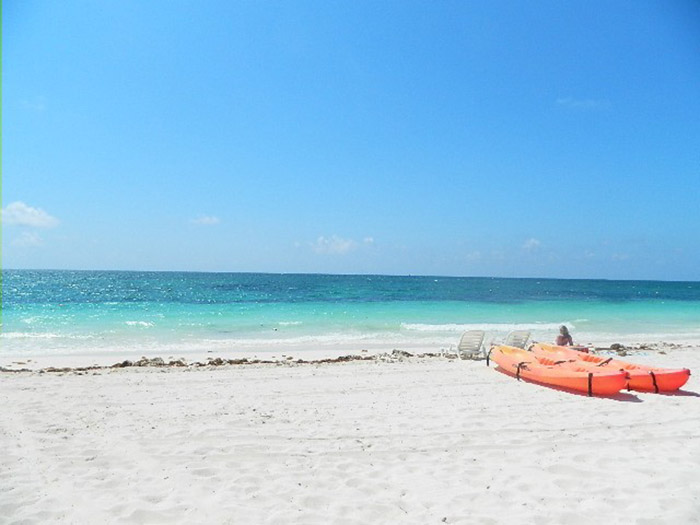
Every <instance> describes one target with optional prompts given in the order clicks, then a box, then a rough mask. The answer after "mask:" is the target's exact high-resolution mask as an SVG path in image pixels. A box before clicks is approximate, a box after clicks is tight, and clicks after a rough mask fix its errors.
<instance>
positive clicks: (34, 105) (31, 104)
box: [20, 96, 47, 113]
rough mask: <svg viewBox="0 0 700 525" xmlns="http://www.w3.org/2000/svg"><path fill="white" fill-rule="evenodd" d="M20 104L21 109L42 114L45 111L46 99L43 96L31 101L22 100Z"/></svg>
mask: <svg viewBox="0 0 700 525" xmlns="http://www.w3.org/2000/svg"><path fill="white" fill-rule="evenodd" d="M20 104H21V105H22V107H23V108H25V109H28V110H31V111H36V112H37V113H42V112H44V111H46V108H47V103H46V97H43V96H39V97H34V98H33V99H24V100H22V101H20Z"/></svg>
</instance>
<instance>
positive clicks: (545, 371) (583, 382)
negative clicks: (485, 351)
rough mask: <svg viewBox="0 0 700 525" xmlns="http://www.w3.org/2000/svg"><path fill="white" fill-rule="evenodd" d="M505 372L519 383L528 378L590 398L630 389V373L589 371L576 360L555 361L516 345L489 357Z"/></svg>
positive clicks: (496, 348) (493, 350) (498, 348)
mask: <svg viewBox="0 0 700 525" xmlns="http://www.w3.org/2000/svg"><path fill="white" fill-rule="evenodd" d="M489 360H493V361H494V362H496V363H497V364H498V366H499V368H500V369H501V370H503V371H504V372H506V373H507V374H510V375H513V376H515V377H517V378H518V380H520V379H521V378H522V379H527V380H529V381H534V382H536V383H541V384H544V385H549V386H555V387H560V388H565V389H568V390H575V391H578V392H585V393H587V394H588V395H589V396H592V395H600V396H609V395H613V394H617V393H618V392H619V391H620V390H622V389H623V388H625V386H627V373H626V372H622V371H620V370H615V369H613V370H601V369H598V370H589V369H588V368H586V367H584V366H581V365H580V364H579V363H578V362H576V361H575V360H569V359H567V360H565V361H563V362H555V361H554V360H552V359H549V358H547V357H540V356H538V355H536V354H534V353H533V352H528V351H527V350H523V349H522V348H515V347H513V346H505V345H500V346H494V347H492V348H491V351H490V352H489V355H488V357H487V361H486V364H488V362H489Z"/></svg>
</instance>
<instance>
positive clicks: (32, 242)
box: [12, 231, 44, 248]
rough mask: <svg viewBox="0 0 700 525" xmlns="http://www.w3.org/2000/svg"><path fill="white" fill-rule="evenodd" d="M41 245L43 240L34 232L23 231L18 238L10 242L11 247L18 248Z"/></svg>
mask: <svg viewBox="0 0 700 525" xmlns="http://www.w3.org/2000/svg"><path fill="white" fill-rule="evenodd" d="M42 244H44V240H43V239H42V238H41V237H40V236H39V234H38V233H36V232H34V231H24V232H22V233H21V234H20V236H19V237H18V238H16V239H13V240H12V245H13V246H19V247H20V248H34V247H36V246H41V245H42Z"/></svg>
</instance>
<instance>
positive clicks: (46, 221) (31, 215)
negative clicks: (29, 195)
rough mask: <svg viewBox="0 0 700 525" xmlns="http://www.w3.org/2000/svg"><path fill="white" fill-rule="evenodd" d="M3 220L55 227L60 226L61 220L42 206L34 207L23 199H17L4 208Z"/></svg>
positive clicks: (9, 222) (26, 224)
mask: <svg viewBox="0 0 700 525" xmlns="http://www.w3.org/2000/svg"><path fill="white" fill-rule="evenodd" d="M2 222H3V224H14V225H17V226H31V227H33V228H53V227H55V226H58V222H59V221H58V219H57V218H56V217H52V216H51V215H49V214H48V213H46V212H45V211H44V210H42V209H41V208H32V207H31V206H27V205H26V204H25V203H23V202H21V201H15V202H11V203H10V204H8V205H7V206H6V207H5V208H3V209H2Z"/></svg>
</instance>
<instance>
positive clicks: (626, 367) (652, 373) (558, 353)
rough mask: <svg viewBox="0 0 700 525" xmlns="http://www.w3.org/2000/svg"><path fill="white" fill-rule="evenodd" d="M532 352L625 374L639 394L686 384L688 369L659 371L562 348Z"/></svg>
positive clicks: (544, 346)
mask: <svg viewBox="0 0 700 525" xmlns="http://www.w3.org/2000/svg"><path fill="white" fill-rule="evenodd" d="M531 351H532V353H534V354H535V355H537V356H538V357H540V358H543V359H548V360H551V361H552V362H558V363H562V362H572V361H573V362H575V363H576V364H578V365H579V366H582V367H583V368H585V369H586V370H590V371H594V370H621V371H623V372H627V374H628V375H629V381H628V384H627V388H628V389H630V390H639V391H642V392H673V391H674V390H678V389H679V388H680V387H682V386H683V385H685V384H686V383H687V382H688V378H689V377H690V370H688V369H687V368H676V369H670V368H658V367H653V366H645V365H635V364H633V363H628V362H627V361H620V360H619V359H613V358H612V357H603V356H599V355H594V354H588V353H582V352H578V351H576V350H572V349H571V348H567V347H565V346H555V345H548V344H544V343H536V344H534V345H533V346H532V348H531Z"/></svg>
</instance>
